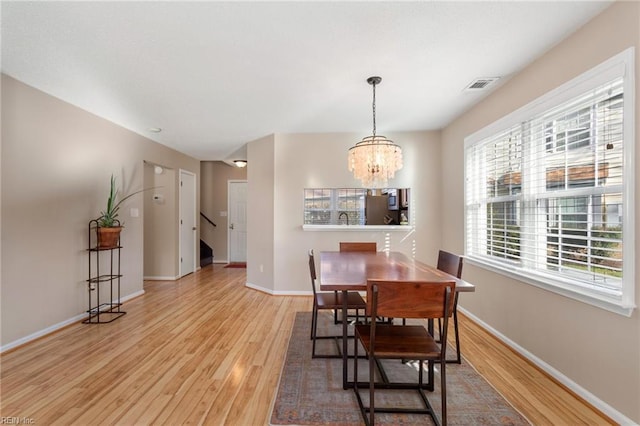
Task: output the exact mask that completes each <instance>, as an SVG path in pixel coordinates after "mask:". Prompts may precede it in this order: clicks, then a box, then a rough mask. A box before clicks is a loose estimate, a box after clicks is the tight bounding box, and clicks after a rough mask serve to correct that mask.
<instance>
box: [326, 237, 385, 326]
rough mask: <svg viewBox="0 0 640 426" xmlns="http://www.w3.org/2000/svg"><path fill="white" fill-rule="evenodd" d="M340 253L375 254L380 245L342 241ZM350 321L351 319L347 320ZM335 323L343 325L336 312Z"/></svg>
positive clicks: (373, 242) (371, 242)
mask: <svg viewBox="0 0 640 426" xmlns="http://www.w3.org/2000/svg"><path fill="white" fill-rule="evenodd" d="M340 251H341V252H358V251H360V252H362V251H364V252H373V253H375V252H376V251H378V245H377V243H376V242H375V241H341V242H340ZM347 320H349V318H347ZM333 322H334V323H335V324H341V321H340V320H338V311H337V310H335V311H334V312H333Z"/></svg>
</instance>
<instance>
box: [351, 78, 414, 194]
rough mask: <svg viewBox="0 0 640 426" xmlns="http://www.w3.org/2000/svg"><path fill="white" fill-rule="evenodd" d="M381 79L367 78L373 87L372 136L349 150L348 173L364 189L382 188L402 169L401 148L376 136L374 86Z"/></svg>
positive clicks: (383, 137)
mask: <svg viewBox="0 0 640 426" xmlns="http://www.w3.org/2000/svg"><path fill="white" fill-rule="evenodd" d="M381 81H382V78H381V77H369V78H368V79H367V83H369V84H371V85H372V86H373V134H372V135H371V136H367V137H365V138H363V139H362V140H361V141H360V142H358V143H357V144H355V145H354V146H352V147H351V148H349V171H351V172H353V176H354V177H355V178H356V179H359V180H360V181H361V182H362V186H363V187H365V188H384V187H386V186H387V182H388V180H389V179H392V178H393V177H394V175H395V173H396V171H398V170H400V169H401V168H402V148H400V147H399V146H398V145H396V144H395V143H393V141H390V140H389V139H387V138H386V137H385V136H377V135H376V84H380V82H381Z"/></svg>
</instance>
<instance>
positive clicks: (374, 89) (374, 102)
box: [373, 82, 376, 139]
mask: <svg viewBox="0 0 640 426" xmlns="http://www.w3.org/2000/svg"><path fill="white" fill-rule="evenodd" d="M375 136H376V83H375V82H374V83H373V137H374V139H375Z"/></svg>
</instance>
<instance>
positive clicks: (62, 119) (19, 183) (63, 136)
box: [1, 75, 200, 349]
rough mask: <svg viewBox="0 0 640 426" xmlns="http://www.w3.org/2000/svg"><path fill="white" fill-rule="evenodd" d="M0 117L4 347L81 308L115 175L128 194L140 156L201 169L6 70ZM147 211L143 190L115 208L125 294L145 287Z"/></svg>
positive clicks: (136, 185)
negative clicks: (99, 220) (93, 232)
mask: <svg viewBox="0 0 640 426" xmlns="http://www.w3.org/2000/svg"><path fill="white" fill-rule="evenodd" d="M2 124H3V125H2V236H1V238H2V282H1V299H2V301H1V304H2V305H1V309H2V312H1V322H2V326H1V327H2V337H1V342H2V347H3V349H4V348H6V347H8V346H9V347H10V346H12V345H14V344H17V343H19V342H21V341H24V340H28V339H29V338H31V337H34V336H35V335H38V334H40V333H43V332H46V331H51V330H52V329H55V328H56V327H57V326H60V325H61V324H64V323H66V322H68V321H70V320H73V319H77V318H78V317H79V316H81V315H83V313H84V311H85V310H86V309H87V284H86V281H85V280H86V279H87V278H88V276H87V275H88V271H87V269H88V260H87V252H86V249H87V232H88V231H87V224H88V221H89V220H90V219H92V218H96V217H97V216H98V215H99V212H100V210H102V209H104V206H105V204H106V199H107V194H108V191H109V178H110V176H111V174H114V175H115V176H116V177H117V182H118V184H119V185H120V188H123V191H122V192H123V193H127V192H131V191H134V190H136V189H140V188H142V187H143V184H144V183H143V180H144V179H143V174H144V172H143V169H144V166H143V164H144V163H143V161H144V160H148V161H151V162H153V163H157V164H165V165H167V166H169V167H172V168H175V169H178V168H184V169H187V170H189V171H191V172H193V173H196V174H197V175H199V173H200V170H199V162H198V161H197V160H195V159H193V158H191V157H187V156H185V155H183V154H180V153H178V152H176V151H174V150H171V149H169V148H167V147H165V146H163V145H159V144H157V143H155V142H152V141H151V140H149V139H146V138H144V137H143V136H140V135H138V134H136V133H133V132H131V131H129V130H126V129H124V128H122V127H119V126H117V125H114V124H113V123H111V122H109V121H107V120H104V119H101V118H99V117H96V116H94V115H92V114H90V113H88V112H86V111H83V110H81V109H79V108H76V107H74V106H72V105H70V104H68V103H65V102H62V101H60V100H59V99H56V98H54V97H52V96H49V95H47V94H45V93H43V92H40V91H38V90H36V89H34V88H31V87H29V86H26V85H24V84H22V83H20V82H18V81H16V80H14V79H12V78H10V77H8V76H5V75H3V76H2ZM198 178H199V177H198ZM197 181H198V180H197ZM131 208H137V209H139V213H140V216H139V217H131V216H130V209H131ZM143 210H144V202H143V198H142V197H141V196H136V197H133V198H132V199H130V200H129V201H127V202H126V203H125V204H124V205H123V207H122V208H121V215H120V219H121V220H122V221H124V225H125V229H124V231H123V233H122V237H121V243H122V246H123V247H124V248H123V249H122V274H123V278H122V296H123V297H127V296H130V295H135V294H139V293H141V292H142V291H143V286H142V277H143V261H144V259H143V217H144V216H143V215H144V212H143ZM176 233H177V225H176ZM125 308H126V305H125Z"/></svg>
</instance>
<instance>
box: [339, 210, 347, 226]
mask: <svg viewBox="0 0 640 426" xmlns="http://www.w3.org/2000/svg"><path fill="white" fill-rule="evenodd" d="M342 215H345V216H346V217H347V225H349V215H348V214H347V212H340V214H339V215H338V220H340V219H342Z"/></svg>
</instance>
